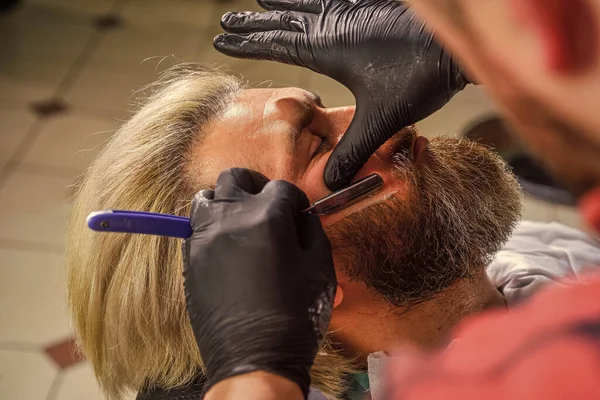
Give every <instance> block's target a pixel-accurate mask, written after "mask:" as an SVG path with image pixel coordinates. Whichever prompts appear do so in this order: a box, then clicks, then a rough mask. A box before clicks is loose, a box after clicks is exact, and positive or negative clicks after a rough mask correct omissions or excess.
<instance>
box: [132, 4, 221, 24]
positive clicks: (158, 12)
mask: <svg viewBox="0 0 600 400" xmlns="http://www.w3.org/2000/svg"><path fill="white" fill-rule="evenodd" d="M215 3H216V2H215V1H197V0H169V1H168V2H167V1H164V0H130V1H128V2H127V3H125V5H124V7H123V10H122V11H121V15H122V16H123V17H124V18H125V20H126V21H127V23H128V24H130V25H133V26H134V27H136V28H137V27H144V28H150V29H152V30H154V31H162V32H168V31H169V30H172V29H178V28H181V27H186V28H189V29H193V30H196V32H199V31H200V29H202V28H203V27H205V26H206V25H207V24H209V23H210V22H211V16H212V12H213V8H214V5H215ZM217 22H218V21H217Z"/></svg>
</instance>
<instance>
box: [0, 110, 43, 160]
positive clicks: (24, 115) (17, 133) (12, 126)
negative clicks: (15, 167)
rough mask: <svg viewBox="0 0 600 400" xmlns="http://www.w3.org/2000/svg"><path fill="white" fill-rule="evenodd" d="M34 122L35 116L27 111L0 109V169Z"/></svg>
mask: <svg viewBox="0 0 600 400" xmlns="http://www.w3.org/2000/svg"><path fill="white" fill-rule="evenodd" d="M34 122H35V116H34V115H33V114H32V113H31V112H30V111H28V110H24V109H23V110H21V109H8V108H7V109H3V108H0V143H1V145H0V169H2V166H3V165H4V163H5V162H6V161H7V160H8V159H9V158H10V156H11V155H12V154H13V152H14V151H15V149H16V148H17V146H18V145H19V143H20V142H21V140H22V139H23V137H24V136H25V134H26V133H27V131H28V130H29V128H31V126H32V125H33V123H34Z"/></svg>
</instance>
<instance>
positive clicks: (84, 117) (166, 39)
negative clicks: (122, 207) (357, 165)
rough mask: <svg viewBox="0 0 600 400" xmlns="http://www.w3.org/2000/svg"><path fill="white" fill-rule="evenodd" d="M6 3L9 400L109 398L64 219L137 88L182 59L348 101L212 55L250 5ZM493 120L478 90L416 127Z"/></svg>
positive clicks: (0, 224)
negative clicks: (70, 297) (79, 309)
mask: <svg viewBox="0 0 600 400" xmlns="http://www.w3.org/2000/svg"><path fill="white" fill-rule="evenodd" d="M3 2H4V3H3ZM8 3H9V2H8V1H6V0H0V4H3V5H4V8H5V9H4V10H3V11H0V399H1V400H12V399H18V400H34V399H35V400H40V399H43V400H74V399H86V400H94V399H102V398H103V396H102V395H101V392H100V391H99V389H98V388H97V385H96V383H95V381H94V379H93V375H92V372H91V369H90V368H89V366H88V365H87V364H86V363H85V361H84V360H82V359H81V357H80V356H79V355H78V353H77V351H76V350H75V347H74V344H73V340H72V339H71V338H72V335H71V329H70V326H69V319H68V314H67V311H66V307H65V284H64V269H63V266H62V263H61V259H62V251H63V236H64V232H65V217H66V215H67V213H68V211H69V203H70V199H71V197H72V185H73V183H74V182H76V180H77V179H78V177H79V176H80V175H81V174H82V172H83V171H84V170H85V168H86V167H87V165H88V164H89V162H90V161H91V160H92V159H93V157H94V156H95V154H97V152H98V150H99V149H100V148H101V147H102V144H103V143H104V142H105V141H106V140H107V139H109V138H110V137H111V134H112V133H113V132H114V131H115V129H116V128H117V127H118V126H119V124H120V123H121V122H122V121H123V120H124V119H125V118H127V115H128V111H129V110H130V109H132V107H133V106H134V105H135V103H136V91H137V90H139V89H140V88H141V87H142V86H143V85H145V84H147V83H149V82H151V81H152V80H154V79H156V77H157V75H158V73H159V72H160V71H161V70H164V69H165V68H167V67H169V66H170V65H173V64H174V63H176V62H179V61H198V62H204V63H208V64H216V65H223V66H227V67H228V69H230V70H231V71H233V72H235V73H238V74H242V75H243V76H244V77H245V78H246V79H247V80H248V81H249V82H250V83H252V84H254V85H262V86H267V85H272V86H299V87H302V88H306V89H310V90H313V91H316V92H318V93H319V94H320V95H321V96H322V98H323V101H324V103H325V105H326V106H328V107H333V106H340V105H347V104H351V103H353V98H352V96H351V95H350V93H349V92H348V91H347V90H346V89H345V88H343V87H342V86H340V85H339V84H337V83H336V82H334V81H332V80H330V79H328V78H325V77H322V76H319V75H317V74H314V73H312V72H310V71H307V70H304V69H300V68H297V67H289V66H282V65H280V64H275V63H271V62H252V61H240V60H234V59H230V58H227V57H225V56H222V55H220V54H219V53H217V52H216V51H215V50H213V47H212V43H211V41H212V38H213V37H214V36H215V35H216V34H217V33H219V32H220V31H221V29H220V26H219V20H220V17H221V15H222V14H224V13H225V12H227V11H243V10H259V8H258V7H257V5H256V4H255V2H254V0H231V1H224V0H212V1H211V0H21V1H18V2H15V3H16V4H14V6H13V7H10V8H9V7H8ZM495 115H496V113H495V107H494V105H493V103H492V102H491V101H490V100H489V99H488V98H487V97H486V96H485V95H484V94H483V92H482V91H481V90H480V89H479V88H477V87H474V86H470V87H469V88H468V89H467V90H465V91H464V92H462V93H461V94H459V95H458V96H457V97H456V98H455V99H454V100H453V101H452V102H451V103H450V104H449V105H448V106H447V107H446V108H444V109H443V110H442V111H440V112H438V113H437V114H435V115H434V116H433V117H431V118H429V119H427V120H425V121H423V122H422V123H420V124H419V127H420V128H421V131H422V133H423V134H425V135H427V136H433V135H439V134H455V135H460V134H463V133H464V132H466V131H470V132H476V133H477V132H478V131H481V130H486V129H488V128H489V126H490V123H489V122H490V119H491V120H492V121H495V120H494V116H495ZM491 125H492V126H497V124H491ZM525 218H527V219H532V220H541V221H560V222H562V223H565V224H567V225H571V226H575V227H579V226H580V221H579V220H578V218H577V215H576V213H575V212H574V210H572V209H571V208H570V207H568V206H559V205H554V204H550V203H546V202H544V201H542V200H536V199H533V198H530V197H526V199H525ZM82 229H85V228H84V227H83V226H82ZM131 398H134V396H133V395H132V396H131Z"/></svg>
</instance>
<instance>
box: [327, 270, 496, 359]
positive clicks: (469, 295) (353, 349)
mask: <svg viewBox="0 0 600 400" xmlns="http://www.w3.org/2000/svg"><path fill="white" fill-rule="evenodd" d="M375 298H376V297H374V298H373V299H371V300H372V301H366V302H365V306H364V307H363V308H362V309H361V310H358V312H356V311H355V312H354V315H353V317H351V318H350V317H348V318H343V317H342V318H341V319H339V320H338V321H337V323H335V324H334V323H332V328H333V329H334V330H336V329H337V331H336V332H335V333H334V336H335V338H336V340H337V341H338V342H339V343H340V344H341V347H342V348H344V349H345V350H346V351H347V353H348V355H349V356H353V357H357V361H358V362H359V363H360V364H362V365H366V357H367V356H368V355H369V354H370V353H374V352H377V351H387V350H394V349H395V348H398V347H401V346H405V345H408V346H415V347H418V348H421V349H436V348H441V347H444V346H445V345H447V344H448V342H449V340H451V330H452V329H453V328H454V327H455V326H456V325H457V324H458V322H459V321H460V320H461V319H462V318H464V317H465V316H468V315H471V314H475V313H478V312H481V311H482V310H484V309H488V308H497V307H505V306H506V304H505V301H504V296H502V294H501V293H500V292H499V291H498V290H497V289H496V288H494V287H493V286H492V284H491V283H490V281H489V279H488V278H487V276H486V275H485V272H484V271H482V273H481V275H480V276H478V277H474V278H472V279H464V280H461V281H460V282H458V283H456V284H455V285H453V286H452V287H450V288H448V289H447V290H445V291H444V292H443V293H440V295H439V296H437V297H436V298H434V299H432V300H429V301H427V302H424V303H421V304H419V305H417V306H415V307H412V308H410V309H405V308H401V307H393V306H390V305H389V303H385V302H383V301H382V300H375ZM369 303H370V304H369ZM369 309H370V310H369ZM333 322H335V320H334V321H333ZM336 325H337V326H336Z"/></svg>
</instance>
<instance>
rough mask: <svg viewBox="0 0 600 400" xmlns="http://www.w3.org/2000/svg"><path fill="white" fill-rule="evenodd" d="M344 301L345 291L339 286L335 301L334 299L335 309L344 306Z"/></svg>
mask: <svg viewBox="0 0 600 400" xmlns="http://www.w3.org/2000/svg"><path fill="white" fill-rule="evenodd" d="M343 300H344V290H343V289H342V287H341V286H339V285H338V287H337V289H336V291H335V299H333V308H336V307H337V306H339V305H340V304H342V301H343Z"/></svg>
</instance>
